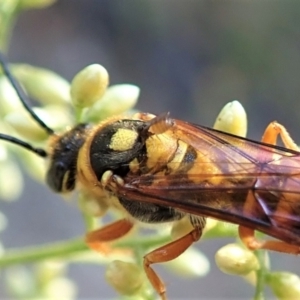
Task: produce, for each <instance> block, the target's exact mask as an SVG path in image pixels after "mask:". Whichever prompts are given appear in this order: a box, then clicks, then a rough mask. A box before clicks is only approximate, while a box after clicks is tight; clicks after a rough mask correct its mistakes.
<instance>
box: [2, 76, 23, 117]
mask: <svg viewBox="0 0 300 300" xmlns="http://www.w3.org/2000/svg"><path fill="white" fill-rule="evenodd" d="M0 103H1V108H0V114H1V115H3V116H4V115H6V114H7V113H10V112H12V111H16V110H19V109H23V105H22V103H21V102H20V99H19V96H18V95H17V93H16V91H15V89H14V88H13V87H12V86H11V84H10V83H9V81H8V79H7V78H6V77H4V76H1V77H0Z"/></svg>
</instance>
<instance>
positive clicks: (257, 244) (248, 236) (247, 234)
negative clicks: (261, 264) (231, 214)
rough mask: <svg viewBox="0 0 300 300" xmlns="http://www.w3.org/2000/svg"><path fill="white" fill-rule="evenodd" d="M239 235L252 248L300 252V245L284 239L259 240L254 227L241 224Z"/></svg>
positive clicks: (289, 252)
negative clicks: (283, 240)
mask: <svg viewBox="0 0 300 300" xmlns="http://www.w3.org/2000/svg"><path fill="white" fill-rule="evenodd" d="M239 236H240V239H241V240H242V242H243V243H244V244H245V245H246V246H247V247H248V248H249V249H250V250H257V249H266V250H272V251H277V252H283V253H288V254H300V247H299V246H296V245H291V244H288V243H285V242H282V241H273V240H268V241H259V240H257V239H256V238H255V236H254V229H250V228H247V227H243V226H239Z"/></svg>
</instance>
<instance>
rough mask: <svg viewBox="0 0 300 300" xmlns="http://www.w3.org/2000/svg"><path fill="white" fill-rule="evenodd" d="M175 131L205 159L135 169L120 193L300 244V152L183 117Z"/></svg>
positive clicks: (120, 195) (127, 196) (179, 137)
mask: <svg viewBox="0 0 300 300" xmlns="http://www.w3.org/2000/svg"><path fill="white" fill-rule="evenodd" d="M173 132H174V134H175V135H176V136H177V138H178V139H180V140H182V141H183V142H185V143H187V144H188V145H190V146H192V147H194V148H195V149H196V150H197V153H198V158H199V156H200V155H203V157H205V159H203V157H201V159H197V158H195V159H194V160H193V161H192V160H191V161H188V160H186V161H185V162H183V161H172V162H170V163H168V164H167V168H165V169H161V170H158V171H157V172H155V173H154V174H148V173H147V172H145V173H141V174H139V176H137V175H136V174H131V173H129V174H128V175H127V176H126V177H125V178H124V182H125V184H124V186H120V187H118V189H117V190H116V194H117V196H119V197H124V198H126V199H130V200H132V201H140V202H150V203H156V204H160V205H163V206H170V207H173V208H176V209H179V210H181V211H184V212H187V213H190V214H194V215H201V216H207V217H213V218H216V219H220V220H223V221H228V222H232V223H236V224H240V225H244V226H246V227H249V228H254V229H257V230H259V231H262V232H264V233H267V234H269V235H271V236H273V237H276V238H278V239H281V240H284V241H286V242H289V243H292V244H297V245H300V153H298V152H296V151H293V150H288V149H285V148H283V147H278V146H272V145H266V144H263V143H259V142H255V141H251V140H248V139H244V138H240V137H236V136H233V135H230V134H226V133H223V132H219V131H215V130H213V129H209V128H205V127H201V126H199V125H193V124H190V123H185V122H182V121H179V120H176V125H174V128H173ZM158 151H159V149H158ZM170 170H171V171H170Z"/></svg>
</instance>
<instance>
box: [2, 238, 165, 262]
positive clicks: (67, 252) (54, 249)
mask: <svg viewBox="0 0 300 300" xmlns="http://www.w3.org/2000/svg"><path fill="white" fill-rule="evenodd" d="M169 240H170V239H169V237H168V236H157V235H153V236H145V237H143V238H141V237H139V238H135V237H131V238H127V239H122V240H120V241H119V242H116V243H114V247H116V248H129V247H130V248H134V247H144V248H149V247H153V246H154V247H155V245H161V244H163V243H166V242H168V241H169ZM86 251H89V248H88V247H87V245H86V244H85V242H84V240H83V239H82V238H77V239H74V240H69V241H67V242H58V243H54V244H49V245H43V246H36V247H30V248H25V249H18V250H17V249H16V250H13V249H12V250H8V251H7V252H6V253H5V254H4V255H3V256H1V257H0V268H6V267H9V266H12V265H17V264H26V263H35V262H38V261H42V260H45V259H51V258H63V257H70V256H71V255H74V254H79V253H83V252H86Z"/></svg>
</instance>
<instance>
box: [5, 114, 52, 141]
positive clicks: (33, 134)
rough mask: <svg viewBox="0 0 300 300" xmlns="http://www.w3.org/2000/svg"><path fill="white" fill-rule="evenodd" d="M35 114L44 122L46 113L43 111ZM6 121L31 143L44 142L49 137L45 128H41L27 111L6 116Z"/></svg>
mask: <svg viewBox="0 0 300 300" xmlns="http://www.w3.org/2000/svg"><path fill="white" fill-rule="evenodd" d="M35 112H36V113H37V114H38V116H39V117H41V119H42V120H44V117H45V113H44V111H43V110H40V109H38V110H36V109H35ZM4 119H5V121H6V122H7V123H8V124H9V125H10V126H12V127H13V128H14V129H15V130H16V132H17V133H18V134H19V135H20V136H22V137H23V138H25V139H28V140H30V141H43V140H45V139H46V138H47V137H48V134H47V133H46V131H45V130H43V128H41V127H40V126H39V125H38V124H37V123H36V122H35V121H34V120H33V119H32V118H31V116H30V115H29V114H28V113H26V112H25V111H19V110H18V111H13V112H11V113H9V114H8V115H6V116H5V118H4Z"/></svg>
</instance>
